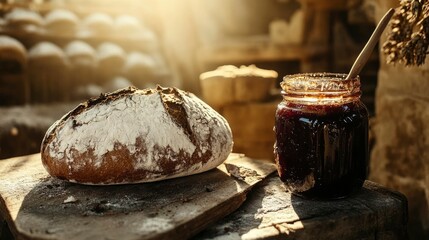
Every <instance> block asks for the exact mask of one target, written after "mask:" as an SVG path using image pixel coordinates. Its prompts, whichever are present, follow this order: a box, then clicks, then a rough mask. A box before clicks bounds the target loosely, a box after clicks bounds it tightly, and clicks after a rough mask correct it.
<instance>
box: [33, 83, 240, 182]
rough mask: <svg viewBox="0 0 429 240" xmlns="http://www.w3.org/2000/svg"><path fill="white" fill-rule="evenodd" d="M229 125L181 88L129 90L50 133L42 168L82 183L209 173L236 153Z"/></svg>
mask: <svg viewBox="0 0 429 240" xmlns="http://www.w3.org/2000/svg"><path fill="white" fill-rule="evenodd" d="M232 144H233V143H232V134H231V129H230V127H229V125H228V123H227V122H226V120H225V119H224V118H223V117H222V116H221V115H219V114H218V113H217V112H215V111H214V110H213V109H211V108H210V107H209V106H208V105H207V104H205V103H204V102H203V101H201V100H200V99H198V98H197V97H196V96H194V95H193V94H191V93H187V92H184V91H181V90H179V89H176V88H161V87H158V88H156V89H146V90H138V89H136V88H127V89H122V90H118V91H116V92H113V93H110V94H105V95H101V96H100V97H98V98H95V99H91V100H89V101H88V102H86V103H83V104H80V105H79V106H78V107H76V108H75V109H74V110H72V111H71V112H69V113H68V114H66V115H65V116H64V117H63V118H62V119H60V120H58V121H57V122H56V123H55V124H53V125H52V126H51V128H50V129H49V130H48V131H47V133H46V135H45V138H44V140H43V142H42V147H41V155H42V162H43V164H44V166H45V168H46V170H47V171H48V172H49V173H50V174H51V175H52V176H54V177H57V178H60V179H64V180H68V181H71V182H78V183H82V184H94V185H103V184H125V183H138V182H153V181H159V180H163V179H169V178H175V177H180V176H186V175H191V174H196V173H201V172H204V171H208V170H210V169H213V168H215V167H217V166H218V165H219V164H221V163H222V162H223V161H224V160H225V159H226V158H227V157H228V155H229V153H230V152H231V150H232Z"/></svg>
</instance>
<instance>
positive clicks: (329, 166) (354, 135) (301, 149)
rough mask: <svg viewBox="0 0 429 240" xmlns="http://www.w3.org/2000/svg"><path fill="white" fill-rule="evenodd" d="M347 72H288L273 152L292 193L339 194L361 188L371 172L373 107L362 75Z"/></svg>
mask: <svg viewBox="0 0 429 240" xmlns="http://www.w3.org/2000/svg"><path fill="white" fill-rule="evenodd" d="M346 76H347V75H345V74H333V73H308V74H296V75H288V76H285V77H284V79H283V82H282V83H281V87H282V89H283V91H282V95H283V101H282V102H281V103H280V104H279V105H278V107H277V111H276V116H275V117H276V119H275V127H274V131H275V135H276V144H275V145H274V154H275V157H276V163H277V170H278V173H279V176H280V179H281V180H282V181H283V182H284V183H285V186H286V188H287V189H288V190H290V191H291V192H292V193H294V194H296V195H299V196H304V197H308V198H320V199H334V198H342V197H345V196H347V195H349V194H351V193H353V192H355V191H357V190H359V189H360V188H361V187H362V185H363V182H364V181H365V179H366V177H367V173H368V110H367V109H366V107H365V105H364V104H363V103H362V102H361V100H360V96H361V90H360V79H359V77H357V78H355V79H350V80H345V78H346Z"/></svg>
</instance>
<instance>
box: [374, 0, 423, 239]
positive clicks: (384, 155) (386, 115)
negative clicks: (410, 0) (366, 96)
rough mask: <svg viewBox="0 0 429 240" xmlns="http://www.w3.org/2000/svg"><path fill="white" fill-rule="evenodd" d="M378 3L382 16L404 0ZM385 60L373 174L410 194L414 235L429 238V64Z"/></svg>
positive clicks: (380, 80) (380, 77)
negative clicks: (387, 62)
mask: <svg viewBox="0 0 429 240" xmlns="http://www.w3.org/2000/svg"><path fill="white" fill-rule="evenodd" d="M377 4H378V5H377V11H376V12H377V13H376V15H377V19H380V18H381V17H382V15H383V14H384V13H385V12H386V11H387V9H388V8H389V7H396V6H398V4H399V1H397V0H378V2H377ZM385 39H386V36H384V37H383V38H382V42H384V40H385ZM380 61H381V62H380V70H379V73H378V86H377V92H376V120H375V124H374V128H373V132H374V134H375V146H374V148H373V150H372V155H371V169H370V179H371V180H373V181H376V182H378V183H381V184H383V185H385V186H387V187H391V188H394V189H396V190H398V191H400V192H402V193H404V194H405V195H406V196H407V198H408V204H409V226H408V230H409V234H410V239H429V94H428V93H429V64H428V63H427V64H426V65H424V66H421V67H404V66H402V65H400V64H397V65H387V64H386V61H385V57H384V56H383V54H381V55H380Z"/></svg>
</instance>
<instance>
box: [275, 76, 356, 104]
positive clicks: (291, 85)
mask: <svg viewBox="0 0 429 240" xmlns="http://www.w3.org/2000/svg"><path fill="white" fill-rule="evenodd" d="M346 78H347V74H343V73H326V72H322V73H299V74H292V75H286V76H284V77H283V81H282V82H281V83H280V86H281V88H282V92H281V94H282V95H283V98H285V99H289V100H299V101H308V100H309V99H313V101H314V99H317V101H322V100H327V101H345V100H347V101H349V100H353V99H356V98H359V97H360V95H361V90H360V85H361V84H360V78H359V76H356V77H355V78H352V79H346Z"/></svg>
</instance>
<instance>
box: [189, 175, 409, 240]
mask: <svg viewBox="0 0 429 240" xmlns="http://www.w3.org/2000/svg"><path fill="white" fill-rule="evenodd" d="M406 223H407V200H406V198H405V196H404V195H402V194H400V193H398V192H394V191H391V190H388V189H386V188H383V187H381V186H379V185H377V184H375V183H373V182H369V181H367V182H366V183H365V185H364V188H363V189H362V190H361V191H360V192H359V193H357V194H355V195H352V196H350V197H348V198H345V199H340V200H333V201H316V200H305V199H302V198H299V197H296V196H294V195H291V194H290V193H289V192H287V191H286V190H285V189H284V188H283V185H282V183H281V181H280V180H279V178H278V177H277V176H276V175H271V176H269V177H268V178H267V179H265V180H264V181H263V182H261V183H260V184H258V186H256V187H255V188H254V189H252V192H250V193H249V195H248V199H247V200H246V202H245V203H244V204H243V205H242V206H241V207H240V208H239V209H238V210H237V211H236V212H234V213H233V214H230V215H229V216H227V217H225V218H224V219H222V220H220V221H218V222H217V223H216V224H214V225H212V226H210V227H209V228H207V229H206V230H204V231H202V232H201V233H200V234H198V235H197V236H196V237H195V238H194V239H199V240H201V239H216V240H227V239H228V240H232V239H300V240H310V239H311V240H312V239H318V240H324V239H326V240H327V239H337V240H339V239H347V240H350V239H351V240H353V239H360V240H369V239H372V240H373V239H387V240H394V239H395V240H396V239H397V240H402V239H407V229H406Z"/></svg>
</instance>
